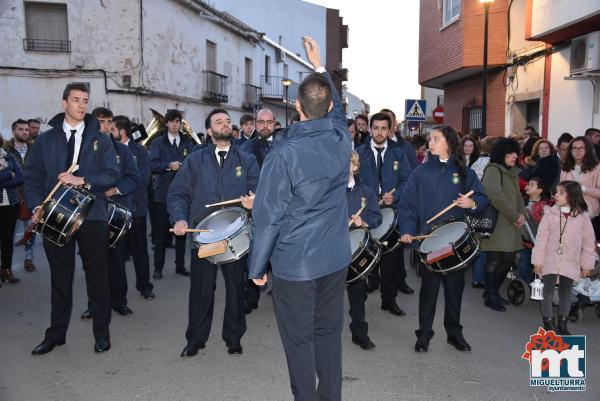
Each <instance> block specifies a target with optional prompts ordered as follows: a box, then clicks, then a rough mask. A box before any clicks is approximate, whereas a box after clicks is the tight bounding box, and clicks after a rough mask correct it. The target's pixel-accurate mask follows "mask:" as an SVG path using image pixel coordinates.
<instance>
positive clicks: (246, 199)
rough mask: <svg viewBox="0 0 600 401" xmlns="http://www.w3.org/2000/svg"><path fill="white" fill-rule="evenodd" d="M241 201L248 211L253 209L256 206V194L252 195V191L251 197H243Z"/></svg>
mask: <svg viewBox="0 0 600 401" xmlns="http://www.w3.org/2000/svg"><path fill="white" fill-rule="evenodd" d="M240 199H241V200H242V206H244V207H245V208H246V209H248V210H251V209H252V205H253V204H254V194H253V193H252V191H250V195H248V196H241V197H240Z"/></svg>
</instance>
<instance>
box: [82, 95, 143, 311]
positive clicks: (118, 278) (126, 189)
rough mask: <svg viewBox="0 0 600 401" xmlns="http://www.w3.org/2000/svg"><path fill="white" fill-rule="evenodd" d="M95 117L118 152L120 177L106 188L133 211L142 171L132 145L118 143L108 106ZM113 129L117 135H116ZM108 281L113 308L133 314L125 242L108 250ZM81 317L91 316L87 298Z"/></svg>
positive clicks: (107, 195) (98, 108)
mask: <svg viewBox="0 0 600 401" xmlns="http://www.w3.org/2000/svg"><path fill="white" fill-rule="evenodd" d="M92 116H94V117H96V118H97V119H98V121H100V132H101V133H103V134H106V135H108V136H109V137H110V138H111V140H112V144H113V146H114V148H115V152H116V154H117V165H118V166H119V178H118V180H117V182H116V183H115V185H114V186H113V187H112V188H109V189H107V190H106V191H105V192H104V194H105V195H106V197H107V198H108V199H110V200H112V201H114V202H116V203H117V204H119V205H121V206H123V207H125V208H127V209H128V210H130V211H131V210H132V207H133V206H134V205H133V192H134V191H135V189H136V188H137V186H138V183H139V171H138V169H137V166H136V165H135V161H134V160H133V155H132V153H131V151H130V150H129V148H128V147H127V146H125V145H123V144H122V143H120V142H117V141H116V140H115V139H116V138H117V137H116V136H115V135H117V134H118V133H117V132H116V131H115V127H114V124H113V113H112V111H110V110H109V109H107V108H105V107H97V108H95V109H94V110H93V111H92ZM113 131H114V134H113ZM108 283H109V286H110V303H111V306H112V309H113V310H114V311H115V312H117V313H119V314H120V315H128V314H130V313H133V312H132V310H131V309H129V307H128V306H127V274H126V272H125V247H124V241H119V243H118V244H117V247H116V248H110V249H108ZM81 318H82V319H91V318H92V311H91V309H90V305H89V301H88V309H87V310H86V311H85V312H83V313H82V314H81Z"/></svg>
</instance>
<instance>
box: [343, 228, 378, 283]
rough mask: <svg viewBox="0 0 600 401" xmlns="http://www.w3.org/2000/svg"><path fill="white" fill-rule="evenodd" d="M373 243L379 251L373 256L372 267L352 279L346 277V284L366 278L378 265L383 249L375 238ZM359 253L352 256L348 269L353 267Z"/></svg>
mask: <svg viewBox="0 0 600 401" xmlns="http://www.w3.org/2000/svg"><path fill="white" fill-rule="evenodd" d="M367 232H368V230H367ZM370 234H371V233H370V232H369V235H370ZM372 245H373V246H374V247H375V249H376V250H377V251H376V252H375V257H374V258H373V261H372V262H371V265H370V267H369V268H368V269H367V270H365V271H364V272H363V273H362V274H358V275H357V276H356V277H354V278H353V279H352V280H348V279H346V285H348V284H352V283H354V282H356V281H357V280H362V279H365V278H366V277H365V276H367V275H368V274H369V273H370V272H371V270H373V269H374V268H375V266H376V265H377V263H379V261H380V260H381V257H382V256H383V249H382V248H381V246H380V245H379V243H378V242H377V240H375V239H373V244H372ZM361 253H362V252H361ZM359 255H360V254H359ZM359 255H356V256H354V255H353V256H352V261H351V262H350V265H349V266H348V268H347V271H349V269H350V268H351V267H352V263H354V261H355V260H356V259H357V258H358V256H359ZM347 277H348V272H346V278H347Z"/></svg>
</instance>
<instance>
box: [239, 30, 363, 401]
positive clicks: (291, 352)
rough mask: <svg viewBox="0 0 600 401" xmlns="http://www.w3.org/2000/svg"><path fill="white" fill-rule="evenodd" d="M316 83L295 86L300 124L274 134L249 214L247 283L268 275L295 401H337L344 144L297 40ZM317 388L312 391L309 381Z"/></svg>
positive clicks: (345, 236)
mask: <svg viewBox="0 0 600 401" xmlns="http://www.w3.org/2000/svg"><path fill="white" fill-rule="evenodd" d="M304 47H305V49H306V52H307V55H308V59H309V60H310V62H311V63H312V65H313V66H314V67H315V69H316V71H317V73H313V74H310V75H309V76H308V77H306V79H305V80H304V81H303V82H302V84H300V87H299V90H298V100H297V101H296V110H297V111H298V112H299V113H300V122H298V123H295V124H292V125H291V126H289V127H288V128H286V129H284V130H282V131H281V132H280V133H278V135H277V138H276V139H275V143H274V145H273V149H272V150H271V152H270V153H269V155H268V156H267V158H266V159H265V162H264V164H263V168H262V171H261V178H260V181H259V184H258V188H257V191H256V198H255V200H254V208H253V218H254V223H253V243H252V246H251V251H250V252H251V253H250V266H249V269H248V270H249V273H248V274H249V277H250V278H252V279H255V280H254V282H255V283H256V284H258V285H264V284H265V283H266V280H267V276H266V269H267V265H268V263H269V261H270V262H271V266H272V269H273V303H274V306H275V316H276V318H277V324H278V327H279V334H280V335H281V339H282V342H283V347H284V349H285V353H286V357H287V362H288V369H289V374H290V382H291V389H292V393H293V395H294V399H295V400H311V401H312V400H317V399H326V400H332V401H339V400H341V390H342V346H341V330H342V326H343V321H344V315H343V309H344V306H343V305H344V300H343V297H344V283H345V280H346V272H347V266H348V265H349V264H350V259H351V251H350V236H349V232H348V207H347V204H346V187H347V184H348V166H349V165H350V152H351V147H352V146H351V143H350V135H349V134H348V130H347V126H346V117H345V113H344V109H343V106H342V103H341V100H340V97H339V95H338V93H337V91H336V90H335V87H334V85H333V82H332V81H331V78H330V77H329V74H327V73H326V72H325V69H324V68H323V67H322V65H321V60H320V55H319V47H318V45H317V43H316V42H315V41H314V39H312V38H309V37H305V38H304ZM316 377H318V379H319V380H318V384H317V385H315V378H316Z"/></svg>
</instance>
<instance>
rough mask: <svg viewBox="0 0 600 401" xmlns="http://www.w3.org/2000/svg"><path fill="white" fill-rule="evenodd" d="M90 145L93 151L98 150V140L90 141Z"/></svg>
mask: <svg viewBox="0 0 600 401" xmlns="http://www.w3.org/2000/svg"><path fill="white" fill-rule="evenodd" d="M92 146H93V147H94V152H95V151H97V150H98V141H97V140H96V141H94V142H92Z"/></svg>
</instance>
